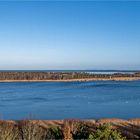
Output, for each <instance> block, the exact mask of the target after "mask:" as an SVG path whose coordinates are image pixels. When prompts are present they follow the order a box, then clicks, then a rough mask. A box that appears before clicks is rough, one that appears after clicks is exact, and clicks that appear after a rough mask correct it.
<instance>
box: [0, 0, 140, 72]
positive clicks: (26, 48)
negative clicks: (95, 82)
mask: <svg viewBox="0 0 140 140" xmlns="http://www.w3.org/2000/svg"><path fill="white" fill-rule="evenodd" d="M0 69H1V70H4V69H5V70H6V69H7V70H10V69H11V70H12V69H26V70H28V69H46V70H47V69H140V2H95V1H94V2H80V1H78V2H72V1H71V2H68V1H67V2H66V1H65V2H59V1H53V2H50V1H46V2H10V1H9V2H2V1H1V2H0Z"/></svg>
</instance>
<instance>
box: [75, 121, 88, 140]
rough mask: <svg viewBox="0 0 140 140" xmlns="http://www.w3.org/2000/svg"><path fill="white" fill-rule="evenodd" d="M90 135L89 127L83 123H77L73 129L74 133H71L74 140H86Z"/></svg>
mask: <svg viewBox="0 0 140 140" xmlns="http://www.w3.org/2000/svg"><path fill="white" fill-rule="evenodd" d="M89 134H90V131H89V126H88V125H86V124H85V123H81V122H80V123H78V124H77V125H76V128H75V132H74V133H73V138H74V139H80V140H81V139H88V137H89Z"/></svg>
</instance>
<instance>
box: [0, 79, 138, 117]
mask: <svg viewBox="0 0 140 140" xmlns="http://www.w3.org/2000/svg"><path fill="white" fill-rule="evenodd" d="M139 108H140V81H93V82H92V81H90V82H29V83H28V82H20V83H0V119H24V118H27V116H28V115H29V114H32V116H34V117H35V118H33V119H66V118H77V119H78V118H79V119H97V118H112V117H113V118H122V119H128V118H135V117H140V110H139Z"/></svg>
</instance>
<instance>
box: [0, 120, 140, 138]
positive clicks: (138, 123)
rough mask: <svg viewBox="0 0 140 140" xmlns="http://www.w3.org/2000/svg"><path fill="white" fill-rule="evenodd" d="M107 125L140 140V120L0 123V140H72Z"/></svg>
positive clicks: (124, 134) (127, 136)
mask: <svg viewBox="0 0 140 140" xmlns="http://www.w3.org/2000/svg"><path fill="white" fill-rule="evenodd" d="M105 123H109V124H111V125H112V128H113V129H114V130H117V131H119V132H120V133H121V134H122V135H123V136H125V137H126V139H128V140H133V139H134V140H137V139H138V140H139V139H140V119H133V120H129V121H125V120H119V119H103V120H97V121H95V120H86V121H80V120H61V121H57V120H54V121H45V120H44V121H41V120H39V121H36V120H23V121H0V140H50V139H51V140H53V139H64V140H73V138H75V139H76V138H78V137H81V136H83V137H84V138H86V137H87V136H88V135H89V133H95V132H96V130H97V127H98V126H99V125H103V124H105Z"/></svg>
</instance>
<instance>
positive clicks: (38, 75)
mask: <svg viewBox="0 0 140 140" xmlns="http://www.w3.org/2000/svg"><path fill="white" fill-rule="evenodd" d="M113 77H140V73H134V74H121V73H115V74H94V73H86V72H0V80H68V79H81V78H113Z"/></svg>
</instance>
